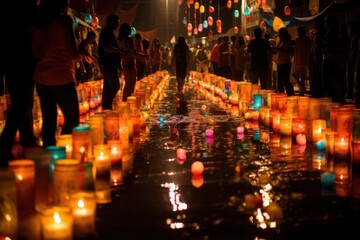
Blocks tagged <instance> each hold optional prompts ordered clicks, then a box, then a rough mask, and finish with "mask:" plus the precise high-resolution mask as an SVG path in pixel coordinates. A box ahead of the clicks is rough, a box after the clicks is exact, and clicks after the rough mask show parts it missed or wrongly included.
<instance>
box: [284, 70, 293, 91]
mask: <svg viewBox="0 0 360 240" xmlns="http://www.w3.org/2000/svg"><path fill="white" fill-rule="evenodd" d="M284 65H285V66H284V72H283V73H284V78H283V79H284V85H285V89H286V93H287V95H288V96H292V95H294V86H293V85H292V84H291V82H290V74H291V63H287V64H284Z"/></svg>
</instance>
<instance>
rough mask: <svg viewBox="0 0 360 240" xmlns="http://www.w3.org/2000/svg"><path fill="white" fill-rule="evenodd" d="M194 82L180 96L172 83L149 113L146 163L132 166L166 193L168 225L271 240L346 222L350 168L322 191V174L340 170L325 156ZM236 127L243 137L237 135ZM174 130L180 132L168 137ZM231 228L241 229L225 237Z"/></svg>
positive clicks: (142, 180) (140, 178)
mask: <svg viewBox="0 0 360 240" xmlns="http://www.w3.org/2000/svg"><path fill="white" fill-rule="evenodd" d="M191 84H192V83H191V82H188V85H187V86H186V89H185V93H184V96H182V97H181V98H179V97H178V96H176V95H174V94H173V93H174V92H175V91H174V90H175V88H176V86H175V84H174V81H173V79H172V80H171V81H170V83H169V87H168V89H165V91H166V97H165V98H164V99H163V100H162V101H161V102H159V103H158V104H159V105H158V106H157V107H156V111H153V112H151V113H150V114H149V121H148V125H149V126H150V131H149V133H148V135H147V139H146V140H145V142H144V144H143V146H142V150H141V151H142V154H143V155H144V156H146V164H145V163H142V164H138V166H137V167H135V165H136V164H135V163H134V174H135V178H136V180H135V182H134V184H135V185H138V187H150V186H151V187H153V190H154V192H157V191H161V190H155V189H156V188H157V187H158V186H160V187H161V188H165V189H167V191H168V192H167V197H166V198H165V197H164V199H162V201H163V202H160V203H159V204H160V205H161V204H164V205H162V206H158V208H159V209H160V210H161V211H164V210H165V209H166V208H168V210H169V212H168V214H165V215H166V217H165V216H164V219H163V223H164V224H166V225H167V226H168V227H169V228H170V229H183V230H184V231H185V230H186V231H187V232H188V234H195V235H197V236H198V235H200V236H202V235H204V236H205V235H208V234H210V235H211V234H212V233H213V234H214V235H216V236H220V235H222V236H227V235H228V236H232V235H233V234H235V235H236V234H238V236H250V237H251V238H254V239H255V238H257V237H261V236H262V237H264V238H263V239H266V237H269V238H271V237H273V236H292V235H291V234H293V233H298V232H299V231H303V234H305V233H306V231H307V230H309V229H311V228H309V227H308V226H310V225H311V224H315V225H318V224H320V223H321V225H322V226H330V227H329V228H327V230H330V229H331V226H335V224H336V223H337V222H338V221H345V219H346V216H348V214H349V213H348V212H347V210H349V209H347V208H344V206H345V204H346V202H347V201H346V200H345V199H344V198H343V197H344V196H346V197H348V196H350V195H351V194H349V191H350V190H349V182H350V181H349V179H346V180H345V178H344V176H348V177H349V178H350V174H349V170H348V171H347V172H346V171H345V170H344V169H345V166H343V165H340V166H338V167H337V169H338V170H337V171H338V172H341V173H339V174H340V175H341V174H342V177H340V175H338V174H336V177H335V179H336V180H335V182H336V181H338V183H337V184H335V185H334V186H331V187H323V186H322V184H321V180H320V175H321V173H323V172H325V171H333V170H335V173H336V166H337V165H336V164H335V165H334V164H333V163H330V162H327V160H326V159H325V153H324V152H323V151H317V150H316V148H314V146H312V144H311V143H309V144H307V145H297V144H296V142H295V141H294V139H293V138H292V137H291V136H286V137H284V136H282V135H280V134H279V133H274V132H272V131H271V130H270V129H269V128H265V127H264V126H262V125H260V124H259V122H258V121H252V120H245V119H244V118H243V117H242V116H241V114H240V113H239V112H237V111H235V110H234V109H233V107H231V106H230V105H227V104H226V103H221V101H219V100H218V99H216V98H212V97H211V96H210V95H209V94H208V93H206V92H202V91H200V90H198V89H197V88H196V87H195V86H193V85H191ZM159 117H161V121H159ZM239 126H243V127H244V133H238V131H237V127H239ZM174 128H175V129H176V130H177V131H176V134H171V133H172V132H173V131H174V130H173V129H174ZM209 129H211V130H212V133H211V135H212V136H210V135H209V132H208V131H209ZM179 148H183V149H185V151H186V158H184V159H179V158H178V157H177V153H176V152H177V149H179ZM194 161H201V162H203V164H204V167H205V169H204V172H203V174H202V175H199V176H196V175H194V176H193V175H192V174H191V169H190V168H191V164H192V163H193V162H194ZM331 166H333V167H331ZM346 167H349V166H346ZM332 168H334V169H332ZM340 169H341V171H340ZM169 173H171V174H169ZM344 186H347V188H345V187H344ZM339 189H340V190H339ZM324 192H327V193H326V194H324ZM357 199H358V198H357ZM164 207H165V209H164ZM357 210H359V209H357ZM179 211H180V212H181V213H179ZM165 212H166V210H165ZM174 212H177V213H176V214H175V215H174ZM160 221H161V217H160ZM348 222H349V221H346V223H348ZM356 223H359V221H358V220H357V221H356ZM229 229H231V230H234V229H237V230H236V231H235V232H236V233H234V232H231V231H230V232H228V233H225V232H226V231H227V230H229ZM271 229H276V230H275V231H272V230H271ZM213 231H215V233H214V232H213ZM244 231H248V232H247V233H245V232H244ZM307 233H308V232H307Z"/></svg>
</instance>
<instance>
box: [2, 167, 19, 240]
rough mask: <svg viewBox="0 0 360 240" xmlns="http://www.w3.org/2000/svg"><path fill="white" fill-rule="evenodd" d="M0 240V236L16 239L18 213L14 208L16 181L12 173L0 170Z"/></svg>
mask: <svg viewBox="0 0 360 240" xmlns="http://www.w3.org/2000/svg"><path fill="white" fill-rule="evenodd" d="M0 199H1V204H0V216H1V221H0V239H1V235H5V236H8V237H9V238H10V239H16V237H17V233H18V211H17V207H16V180H15V176H14V174H13V172H10V171H7V170H6V169H1V168H0Z"/></svg>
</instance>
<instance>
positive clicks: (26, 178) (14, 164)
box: [8, 159, 35, 211]
mask: <svg viewBox="0 0 360 240" xmlns="http://www.w3.org/2000/svg"><path fill="white" fill-rule="evenodd" d="M8 164H9V170H10V171H12V172H13V173H14V175H15V180H16V199H17V208H18V211H32V210H34V207H35V191H34V190H35V163H34V161H32V160H29V159H22V160H12V161H9V163H8Z"/></svg>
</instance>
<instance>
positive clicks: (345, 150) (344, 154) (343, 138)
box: [334, 133, 349, 159]
mask: <svg viewBox="0 0 360 240" xmlns="http://www.w3.org/2000/svg"><path fill="white" fill-rule="evenodd" d="M334 140H335V142H334V157H335V159H348V158H349V135H344V134H338V133H336V134H335V139H334Z"/></svg>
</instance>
